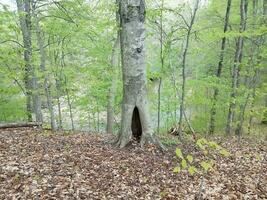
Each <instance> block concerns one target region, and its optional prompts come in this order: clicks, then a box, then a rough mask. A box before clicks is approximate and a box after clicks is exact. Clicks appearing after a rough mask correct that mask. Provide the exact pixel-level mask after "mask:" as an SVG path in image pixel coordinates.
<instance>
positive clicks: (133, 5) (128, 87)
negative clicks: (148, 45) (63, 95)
mask: <svg viewBox="0 0 267 200" xmlns="http://www.w3.org/2000/svg"><path fill="white" fill-rule="evenodd" d="M145 10H146V9H145V1H144V0H128V1H125V0H121V1H119V14H120V26H121V32H120V43H121V54H122V73H123V102H122V117H121V131H120V134H119V138H118V141H117V145H118V147H120V148H123V147H125V146H126V145H127V144H128V143H129V142H130V141H131V139H132V137H133V136H135V138H136V139H138V137H140V138H141V139H140V142H141V145H143V144H144V143H145V142H154V141H155V140H154V137H153V128H152V125H151V121H150V114H149V109H148V107H149V106H148V99H147V88H146V84H147V80H146V63H145V25H144V22H145V12H146V11H145ZM138 121H140V123H139V122H138ZM140 124H141V127H140ZM140 134H141V135H140Z"/></svg>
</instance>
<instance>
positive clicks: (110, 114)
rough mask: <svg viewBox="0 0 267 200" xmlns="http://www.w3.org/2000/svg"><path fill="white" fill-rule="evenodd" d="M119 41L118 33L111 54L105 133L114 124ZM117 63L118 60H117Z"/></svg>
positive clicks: (110, 129)
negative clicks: (110, 78) (110, 77)
mask: <svg viewBox="0 0 267 200" xmlns="http://www.w3.org/2000/svg"><path fill="white" fill-rule="evenodd" d="M119 43H120V39H119V33H118V35H117V38H116V41H115V43H114V46H113V49H112V55H111V67H112V68H113V70H112V71H113V73H112V80H111V86H110V88H109V93H108V105H107V133H111V134H112V133H113V126H114V103H115V97H116V85H117V80H116V79H117V73H116V71H117V70H116V61H115V60H116V49H117V48H118V46H119ZM118 64H119V62H118Z"/></svg>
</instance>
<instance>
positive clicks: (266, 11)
mask: <svg viewBox="0 0 267 200" xmlns="http://www.w3.org/2000/svg"><path fill="white" fill-rule="evenodd" d="M263 15H264V16H267V0H263Z"/></svg>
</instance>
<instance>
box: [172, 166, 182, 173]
mask: <svg viewBox="0 0 267 200" xmlns="http://www.w3.org/2000/svg"><path fill="white" fill-rule="evenodd" d="M180 171H181V168H180V167H175V168H174V169H173V172H174V173H179V172H180Z"/></svg>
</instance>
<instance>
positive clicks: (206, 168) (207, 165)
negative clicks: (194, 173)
mask: <svg viewBox="0 0 267 200" xmlns="http://www.w3.org/2000/svg"><path fill="white" fill-rule="evenodd" d="M200 165H201V167H202V168H203V169H204V171H206V172H207V171H209V170H210V169H212V163H211V162H205V161H202V162H201V163H200Z"/></svg>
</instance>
